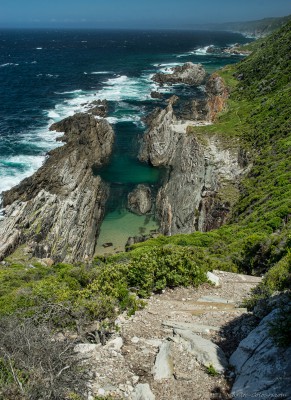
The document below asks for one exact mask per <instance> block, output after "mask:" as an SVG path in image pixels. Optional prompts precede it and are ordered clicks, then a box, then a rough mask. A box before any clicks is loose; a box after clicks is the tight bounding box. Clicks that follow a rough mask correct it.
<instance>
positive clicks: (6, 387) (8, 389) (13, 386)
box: [0, 317, 86, 400]
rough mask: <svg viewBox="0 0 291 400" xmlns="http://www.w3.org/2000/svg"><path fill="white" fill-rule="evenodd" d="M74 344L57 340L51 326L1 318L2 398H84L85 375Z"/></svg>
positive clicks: (63, 339)
mask: <svg viewBox="0 0 291 400" xmlns="http://www.w3.org/2000/svg"><path fill="white" fill-rule="evenodd" d="M74 345H75V344H74V342H73V341H69V340H67V339H65V338H62V339H59V340H56V339H55V337H54V339H53V335H52V331H51V330H50V329H49V326H48V325H47V324H46V325H35V324H34V322H33V321H31V320H29V319H26V320H25V319H23V320H19V319H17V318H14V317H6V318H2V319H0V399H1V400H39V399H46V400H69V399H73V396H75V397H76V396H78V399H80V400H82V399H84V398H85V397H84V395H85V393H86V385H85V380H84V378H85V373H84V371H82V368H81V364H80V360H79V359H78V358H77V357H76V353H75V352H74V350H73V349H74Z"/></svg>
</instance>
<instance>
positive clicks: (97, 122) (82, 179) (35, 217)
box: [0, 114, 114, 262]
mask: <svg viewBox="0 0 291 400" xmlns="http://www.w3.org/2000/svg"><path fill="white" fill-rule="evenodd" d="M51 130H56V131H58V132H64V135H63V136H62V137H61V138H59V140H60V141H62V142H64V143H65V144H64V146H62V147H58V148H56V149H55V150H52V151H51V152H50V153H49V155H48V158H47V160H46V161H45V163H44V165H43V166H42V167H41V168H40V169H39V170H38V171H37V172H36V173H35V174H33V175H32V176H31V177H29V178H26V179H24V180H23V181H22V182H21V183H20V184H19V185H17V186H15V187H14V188H12V189H11V190H8V191H6V192H3V206H4V207H5V218H4V220H3V221H2V222H1V224H0V243H1V245H0V259H3V258H4V257H6V256H8V255H10V254H11V253H12V252H13V251H15V250H16V249H17V248H19V246H22V248H23V252H24V253H28V254H30V255H31V256H34V257H37V258H40V259H48V258H49V259H52V262H60V261H65V262H76V261H81V260H82V261H83V260H84V259H86V258H90V257H92V256H93V254H94V250H95V245H96V240H97V237H98V233H99V230H100V224H101V221H102V219H103V216H104V212H105V204H106V200H107V198H108V194H109V188H108V187H107V185H106V184H105V183H104V182H103V181H102V180H101V178H100V177H99V176H98V175H95V174H94V172H93V168H98V167H100V166H101V165H103V164H104V163H105V162H107V161H108V158H109V157H110V155H111V152H112V147H113V142H114V132H113V130H112V128H111V126H110V125H109V123H108V122H107V121H106V120H105V119H96V118H94V117H93V116H92V115H89V114H75V115H74V116H73V117H69V118H66V119H64V120H63V121H60V122H58V123H56V124H54V125H52V127H51Z"/></svg>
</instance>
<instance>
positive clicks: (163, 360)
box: [153, 341, 174, 381]
mask: <svg viewBox="0 0 291 400" xmlns="http://www.w3.org/2000/svg"><path fill="white" fill-rule="evenodd" d="M173 373H174V366H173V360H172V356H171V343H170V342H169V341H165V342H163V343H162V345H161V346H160V349H159V352H158V355H157V357H156V361H155V365H154V367H153V376H154V379H155V380H157V381H158V380H161V379H170V378H172V377H173Z"/></svg>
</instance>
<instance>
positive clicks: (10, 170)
mask: <svg viewBox="0 0 291 400" xmlns="http://www.w3.org/2000/svg"><path fill="white" fill-rule="evenodd" d="M44 160H45V156H24V155H23V156H12V157H7V158H6V159H5V160H3V161H1V160H0V175H1V180H0V194H1V192H2V191H4V190H8V189H11V188H12V187H13V186H15V185H17V184H18V183H19V182H21V181H22V180H23V179H24V178H27V177H28V176H30V175H32V174H33V173H34V172H35V171H36V170H37V169H38V168H40V167H41V166H42V164H43V162H44ZM20 171H21V172H20Z"/></svg>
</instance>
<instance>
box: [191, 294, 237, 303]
mask: <svg viewBox="0 0 291 400" xmlns="http://www.w3.org/2000/svg"><path fill="white" fill-rule="evenodd" d="M197 302H202V303H204V302H209V303H221V304H234V301H233V300H228V299H223V298H221V297H217V296H203V297H200V299H198V300H197Z"/></svg>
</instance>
